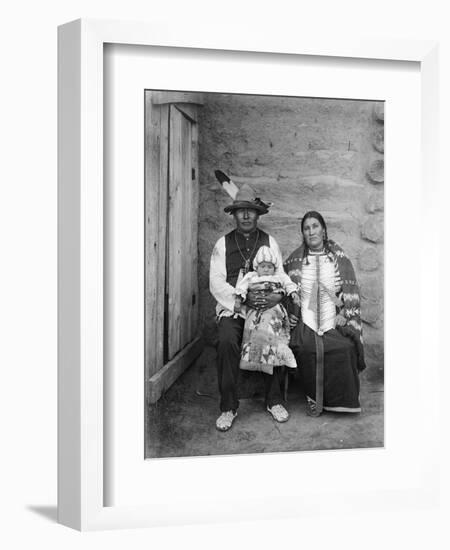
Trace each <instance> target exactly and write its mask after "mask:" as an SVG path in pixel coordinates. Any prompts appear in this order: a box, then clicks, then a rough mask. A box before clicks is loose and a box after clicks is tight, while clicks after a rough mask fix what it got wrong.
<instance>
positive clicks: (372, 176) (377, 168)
mask: <svg viewBox="0 0 450 550" xmlns="http://www.w3.org/2000/svg"><path fill="white" fill-rule="evenodd" d="M367 177H368V178H369V180H370V181H371V182H372V183H383V182H384V160H382V159H376V160H374V161H373V162H372V163H371V165H370V167H369V170H368V171H367Z"/></svg>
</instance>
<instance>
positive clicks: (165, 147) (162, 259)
mask: <svg viewBox="0 0 450 550" xmlns="http://www.w3.org/2000/svg"><path fill="white" fill-rule="evenodd" d="M159 111H160V125H161V131H160V162H159V195H158V212H159V218H158V247H157V249H158V254H157V263H158V266H159V269H158V284H157V289H158V291H157V309H158V315H159V322H158V324H157V330H156V340H155V343H154V345H155V348H156V368H157V370H159V369H161V368H162V367H163V365H164V340H165V330H166V327H165V325H164V308H165V297H166V269H167V264H166V262H167V258H166V245H167V231H168V227H167V208H168V187H169V169H168V166H169V106H168V105H161V106H160V107H159Z"/></svg>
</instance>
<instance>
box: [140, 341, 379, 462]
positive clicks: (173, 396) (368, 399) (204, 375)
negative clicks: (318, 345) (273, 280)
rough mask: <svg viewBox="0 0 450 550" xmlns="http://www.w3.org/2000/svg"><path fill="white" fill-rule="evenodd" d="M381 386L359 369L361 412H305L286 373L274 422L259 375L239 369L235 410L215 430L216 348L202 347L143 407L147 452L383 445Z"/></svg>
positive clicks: (298, 392) (183, 453)
mask: <svg viewBox="0 0 450 550" xmlns="http://www.w3.org/2000/svg"><path fill="white" fill-rule="evenodd" d="M383 402H384V392H383V387H382V385H381V384H380V383H374V382H369V381H368V380H366V379H365V378H364V373H363V374H362V375H361V406H362V412H361V413H360V414H348V413H347V414H346V413H331V412H324V413H323V414H322V415H321V416H320V417H318V418H312V417H309V416H307V414H306V404H305V398H304V395H303V393H302V391H301V387H300V384H299V382H298V380H297V379H296V378H295V377H294V378H292V377H291V379H290V383H289V391H288V401H287V405H286V406H287V409H288V411H289V413H290V418H289V421H288V422H286V423H284V424H279V423H277V422H275V421H274V420H273V419H272V417H271V416H270V415H269V413H268V412H267V411H266V410H265V409H264V402H263V393H262V380H261V378H260V376H259V375H258V374H257V373H249V374H246V375H245V374H244V375H243V376H242V379H241V384H240V405H239V410H238V416H237V418H236V420H235V421H234V424H233V427H232V428H231V430H229V431H228V432H225V433H222V432H219V431H218V430H216V428H215V420H216V418H217V416H218V415H219V414H220V411H219V393H218V390H217V379H216V365H215V350H214V348H212V347H207V348H205V350H204V351H203V353H202V355H201V356H200V357H199V359H198V360H197V361H196V362H195V363H194V365H192V366H191V367H190V368H189V369H188V370H187V371H186V372H185V373H184V374H183V375H182V376H181V377H180V378H179V379H178V380H177V381H176V382H175V383H174V384H173V386H172V387H171V388H170V389H169V390H168V391H167V392H166V393H165V395H163V396H162V397H161V399H160V400H159V401H158V403H157V404H155V405H152V406H150V407H149V409H148V415H147V437H146V457H147V458H156V457H158V458H162V457H186V456H207V455H230V454H249V453H262V452H280V451H311V450H318V449H322V450H323V449H352V448H374V447H383V441H384V415H383Z"/></svg>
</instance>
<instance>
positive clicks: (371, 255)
mask: <svg viewBox="0 0 450 550" xmlns="http://www.w3.org/2000/svg"><path fill="white" fill-rule="evenodd" d="M379 265H380V262H379V260H378V251H377V249H376V248H375V247H374V246H366V247H365V248H363V250H361V252H360V253H359V257H358V267H359V269H361V271H375V270H376V269H378V267H379Z"/></svg>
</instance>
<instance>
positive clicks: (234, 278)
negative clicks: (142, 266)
mask: <svg viewBox="0 0 450 550" xmlns="http://www.w3.org/2000/svg"><path fill="white" fill-rule="evenodd" d="M224 210H225V212H228V213H230V214H232V215H233V217H234V221H235V224H236V229H234V230H233V231H231V232H230V233H228V234H227V235H224V236H223V237H221V238H220V239H219V240H218V241H217V242H216V244H215V246H214V249H213V252H212V255H211V265H210V274H209V281H210V285H209V287H210V291H211V294H212V295H213V296H214V298H215V299H216V300H217V306H216V315H217V319H218V336H219V338H218V347H217V374H218V382H219V392H220V410H221V415H220V416H219V418H218V419H217V421H216V427H217V429H218V430H220V431H227V430H229V429H230V428H231V426H232V424H233V421H234V419H235V418H236V415H237V409H238V406H239V401H238V392H237V389H238V377H239V362H240V357H241V342H242V334H243V329H244V321H245V310H244V309H242V310H241V309H240V308H239V311H237V310H235V286H236V284H237V282H238V281H240V280H241V279H242V277H243V276H244V275H245V274H246V273H247V272H248V271H250V270H252V269H253V260H254V258H255V255H256V253H257V252H258V250H259V248H260V247H261V246H268V247H270V248H271V249H272V250H273V251H274V252H275V254H276V255H277V256H278V261H277V271H276V272H275V273H277V272H278V271H280V270H281V272H283V262H282V258H281V252H280V249H279V247H278V244H277V243H276V241H275V239H273V237H271V236H270V235H269V234H267V233H265V232H264V231H262V230H261V229H259V228H258V219H259V216H260V215H263V214H267V212H268V211H269V210H268V205H266V204H264V203H263V202H262V201H260V200H259V199H257V198H256V197H255V193H254V191H253V189H252V188H251V187H250V186H249V185H243V186H242V188H241V189H240V190H239V191H238V192H237V194H236V197H235V199H234V201H233V203H232V204H231V205H229V206H227V207H226V208H225V209H224ZM281 298H282V295H281V294H279V293H275V292H274V293H272V294H269V295H266V296H258V295H256V294H252V293H251V292H250V293H249V294H248V296H247V300H246V304H247V305H248V306H249V307H252V308H254V309H266V308H269V307H273V306H275V305H276V304H277V303H278V302H279V301H280V300H281ZM278 372H279V369H274V372H273V374H268V373H262V375H263V378H264V391H265V402H266V407H267V410H268V411H269V413H270V414H271V415H272V417H273V418H274V419H275V420H276V421H277V422H285V421H286V420H287V419H288V418H289V414H288V412H287V411H286V409H285V408H284V407H283V405H282V404H281V401H282V398H281V384H280V377H279V373H278Z"/></svg>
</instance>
